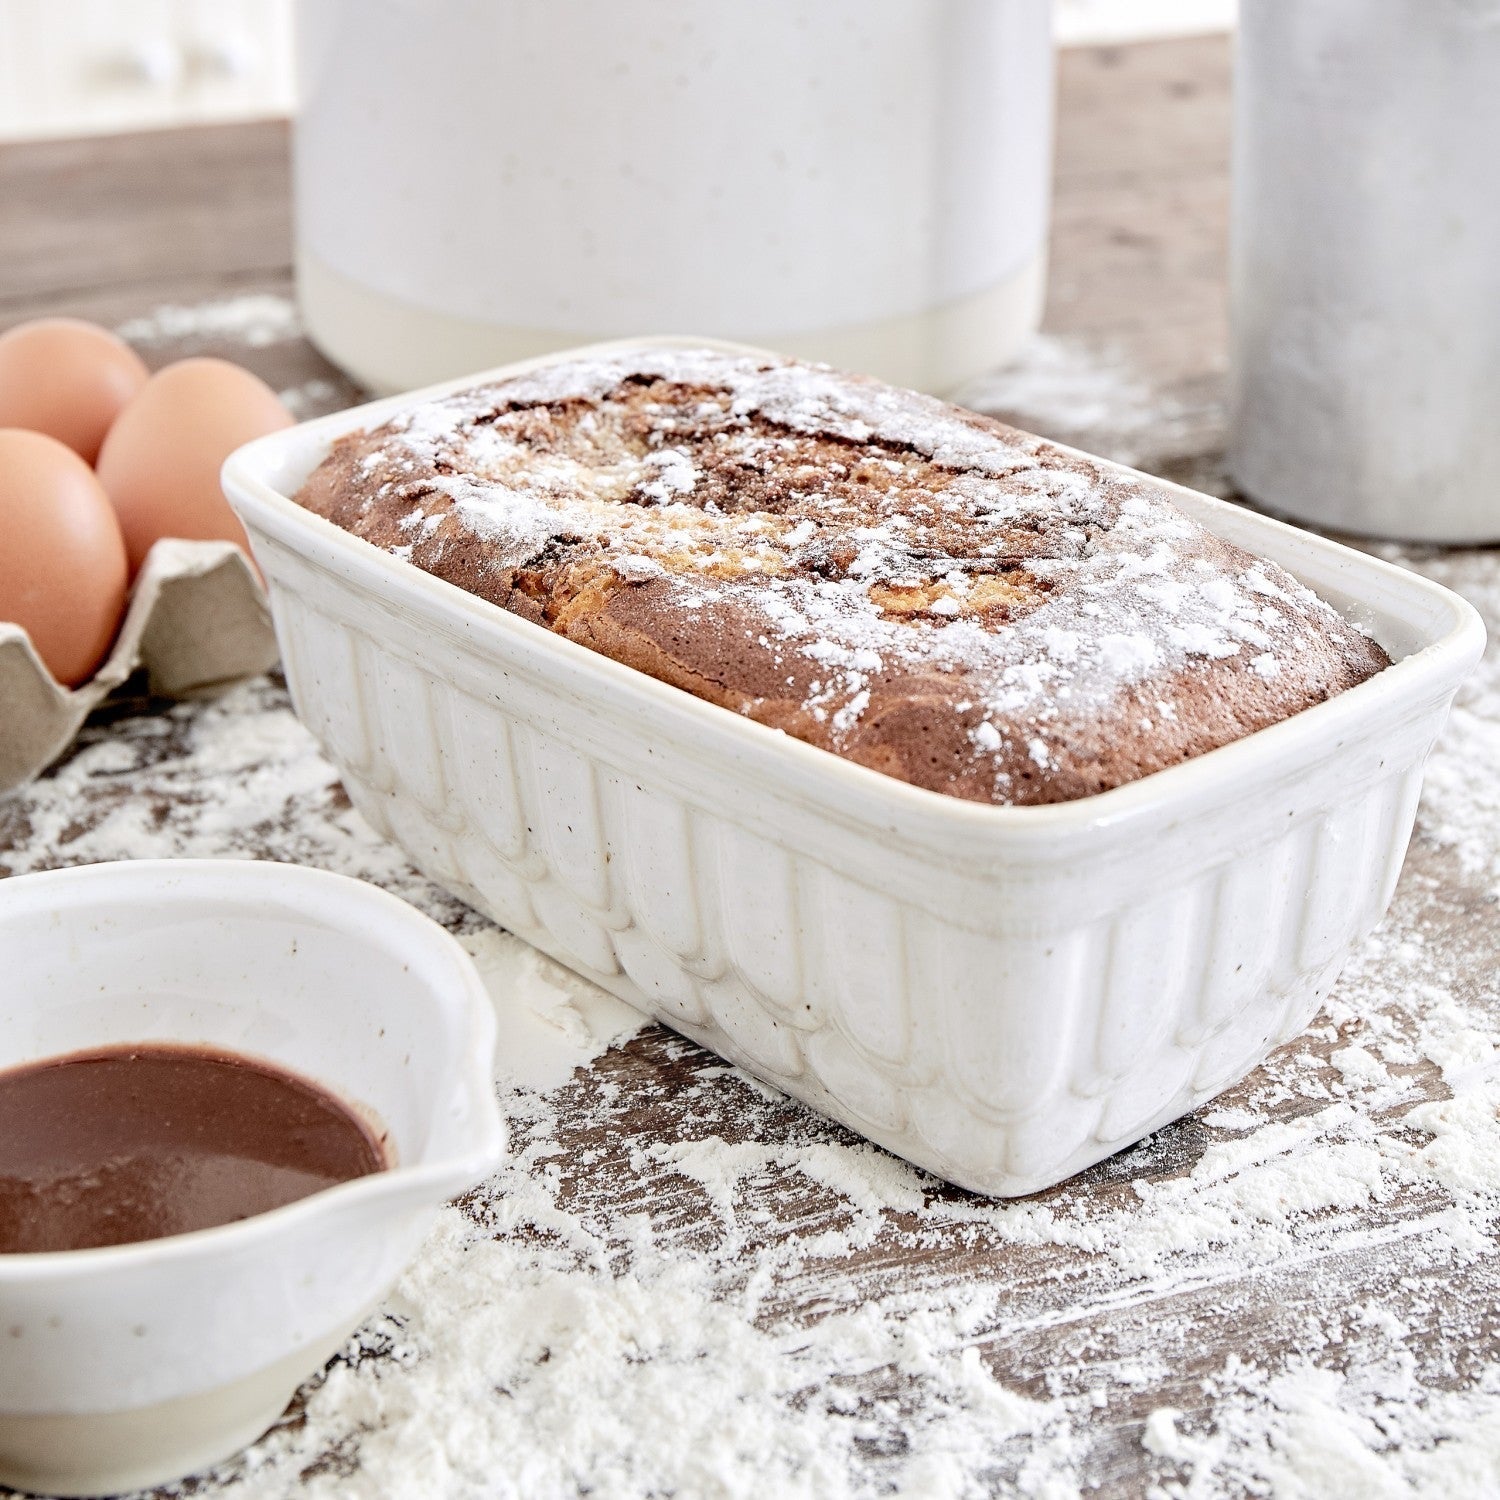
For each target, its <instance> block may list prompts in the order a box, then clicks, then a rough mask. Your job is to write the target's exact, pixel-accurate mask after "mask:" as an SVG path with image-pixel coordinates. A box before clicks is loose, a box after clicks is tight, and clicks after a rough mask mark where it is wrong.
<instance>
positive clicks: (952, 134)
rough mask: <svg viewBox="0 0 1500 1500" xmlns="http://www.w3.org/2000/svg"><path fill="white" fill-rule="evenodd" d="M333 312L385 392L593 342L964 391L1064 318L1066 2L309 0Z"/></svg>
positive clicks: (308, 86)
mask: <svg viewBox="0 0 1500 1500" xmlns="http://www.w3.org/2000/svg"><path fill="white" fill-rule="evenodd" d="M298 9H299V13H300V21H299V66H300V72H301V82H300V87H301V95H302V104H301V108H300V113H299V118H298V121H297V128H296V139H295V150H294V164H295V177H296V206H297V271H298V285H299V291H300V295H301V299H302V305H303V312H304V316H305V319H306V323H307V327H308V331H309V333H310V334H311V336H312V338H313V339H314V341H315V342H316V343H318V344H319V345H320V347H322V348H323V349H324V350H325V351H326V352H327V353H328V354H329V355H330V356H331V357H332V358H333V359H334V360H335V361H336V362H338V363H339V364H341V365H343V366H344V367H345V368H346V369H348V370H349V371H350V372H351V373H352V374H353V375H354V376H355V377H356V378H357V379H359V380H360V381H362V382H363V383H364V384H366V385H368V386H370V387H371V388H373V389H375V390H380V391H389V390H396V389H405V388H409V387H411V386H415V385H422V384H426V383H428V382H431V381H435V380H439V379H443V378H447V377H449V376H454V375H462V374H464V373H466V372H467V371H470V370H475V369H482V368H484V367H485V366H490V365H497V364H501V363H504V362H507V361H511V360H516V359H521V358H526V357H529V356H532V355H536V354H542V353H546V352H548V351H551V350H553V349H557V348H563V347H567V346H569V345H573V344H579V343H584V342H587V341H590V340H594V339H603V338H613V337H628V336H632V335H637V334H660V333H687V334H702V335H713V336H720V337H728V338H735V339H741V340H746V341H750V342H753V343H756V344H759V345H762V346H767V347H772V348H777V349H781V350H785V351H787V352H790V353H794V354H800V355H804V356H806V357H810V358H816V359H825V360H828V361H829V362H831V363H833V364H837V365H840V366H843V367H845V368H852V369H857V370H865V371H869V372H871V373H874V374H878V375H880V376H883V377H884V378H886V379H890V380H894V381H896V382H898V383H901V384H906V385H915V386H918V387H925V388H928V389H933V390H942V389H947V388H949V387H951V386H954V385H956V384H958V383H959V382H961V381H963V380H965V379H968V378H969V377H971V376H973V375H975V374H978V373H981V372H982V371H984V370H985V369H987V368H989V367H990V366H992V365H994V364H996V363H999V362H1001V361H1003V360H1004V359H1005V358H1006V357H1007V356H1008V355H1009V354H1010V353H1011V352H1012V351H1013V349H1014V348H1015V346H1016V345H1017V344H1018V343H1019V342H1020V341H1021V340H1022V339H1023V338H1025V337H1026V335H1028V334H1029V333H1030V332H1032V331H1033V330H1034V328H1035V327H1036V324H1037V321H1038V319H1039V316H1040V312H1041V301H1042V289H1043V279H1044V262H1045V244H1046V228H1047V206H1048V192H1049V176H1050V161H1051V118H1052V93H1053V85H1052V74H1053V58H1052V43H1051V34H1050V26H1049V22H1050V4H1049V0H756V3H754V4H751V3H748V0H358V3H356V0H303V3H302V4H301V5H300V6H299V7H298Z"/></svg>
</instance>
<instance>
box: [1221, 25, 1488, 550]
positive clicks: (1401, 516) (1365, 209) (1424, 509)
mask: <svg viewBox="0 0 1500 1500" xmlns="http://www.w3.org/2000/svg"><path fill="white" fill-rule="evenodd" d="M1233 177H1234V191H1233V198H1234V203H1233V230H1232V254H1231V288H1232V291H1231V311H1232V320H1233V326H1234V355H1233V362H1232V377H1231V437H1230V454H1229V464H1230V473H1231V474H1232V476H1233V478H1234V481H1235V483H1236V484H1237V485H1238V486H1239V487H1240V488H1241V489H1242V490H1243V491H1244V492H1245V494H1246V495H1248V496H1249V497H1250V498H1251V499H1253V500H1254V501H1256V502H1257V503H1259V504H1261V505H1263V506H1265V507H1266V508H1267V509H1270V510H1273V511H1278V512H1280V513H1282V514H1284V515H1288V516H1293V517H1296V518H1297V519H1300V520H1303V521H1309V522H1312V523H1314V524H1316V525H1319V526H1326V527H1332V528H1336V529H1339V530H1345V531H1352V532H1358V533H1362V534H1365V535H1372V536H1389V537H1404V538H1410V539H1413V540H1426V541H1440V542H1493V541H1496V540H1500V0H1246V3H1245V4H1244V5H1242V7H1241V10H1240V31H1239V42H1238V59H1237V65H1236V77H1235V131H1234V171H1233Z"/></svg>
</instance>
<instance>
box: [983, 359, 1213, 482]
mask: <svg viewBox="0 0 1500 1500" xmlns="http://www.w3.org/2000/svg"><path fill="white" fill-rule="evenodd" d="M954 400H956V401H957V402H958V403H959V404H960V405H961V406H968V407H972V408H973V409H974V410H975V411H982V412H988V413H990V414H991V415H993V416H997V417H1002V418H1004V419H1005V420H1006V421H1007V422H1013V423H1015V425H1016V426H1017V427H1022V428H1024V429H1026V431H1028V432H1039V433H1041V434H1042V436H1043V437H1051V438H1057V439H1058V440H1059V441H1063V442H1076V441H1079V440H1080V439H1086V443H1087V446H1088V448H1089V451H1090V452H1094V453H1103V454H1105V455H1106V456H1107V457H1110V458H1113V459H1116V460H1117V461H1119V462H1120V463H1135V462H1137V461H1138V460H1139V458H1140V456H1141V451H1142V445H1143V444H1146V443H1147V442H1148V441H1149V440H1153V439H1156V438H1159V436H1160V433H1161V430H1162V427H1163V426H1164V425H1169V424H1170V423H1172V422H1173V421H1175V420H1177V419H1178V418H1180V417H1181V416H1182V415H1183V412H1182V410H1181V408H1180V405H1179V403H1178V402H1176V401H1175V400H1173V399H1171V398H1170V397H1166V396H1163V395H1161V394H1160V393H1159V392H1157V391H1155V390H1153V389H1152V387H1151V386H1150V385H1149V384H1148V383H1147V382H1146V381H1144V380H1142V379H1141V378H1140V376H1139V375H1138V374H1136V372H1135V371H1134V370H1133V369H1132V368H1131V366H1130V364H1129V362H1128V361H1127V360H1126V359H1124V357H1123V356H1121V355H1119V354H1117V353H1114V352H1112V351H1110V350H1109V349H1107V348H1106V349H1099V348H1096V347H1094V346H1092V345H1090V344H1088V343H1086V342H1084V341H1083V340H1081V339H1076V338H1067V337H1063V336H1060V335H1056V334H1044V333H1041V334H1037V335H1035V336H1034V337H1033V338H1032V339H1031V340H1030V341H1029V342H1028V343H1027V344H1026V346H1025V347H1024V348H1023V349H1022V350H1021V351H1020V353H1019V354H1018V355H1017V356H1016V358H1015V359H1014V360H1012V361H1011V363H1010V364H1008V365H1006V366H1005V367H1004V368H1003V369H1000V370H996V371H995V372H993V373H992V374H989V375H984V376H981V377H980V378H979V379H977V380H973V381H970V382H969V383H968V384H967V385H965V386H964V387H963V389H962V390H960V391H958V392H956V393H955V395H954Z"/></svg>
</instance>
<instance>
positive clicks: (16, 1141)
mask: <svg viewBox="0 0 1500 1500" xmlns="http://www.w3.org/2000/svg"><path fill="white" fill-rule="evenodd" d="M388 1165H389V1163H388V1161H387V1159H386V1155H385V1151H384V1148H383V1145H382V1143H381V1142H380V1141H378V1140H377V1139H376V1138H375V1136H374V1134H373V1133H372V1132H371V1130H370V1128H369V1127H368V1126H367V1125H366V1124H365V1123H364V1121H362V1120H361V1119H360V1118H359V1117H358V1116H357V1115H356V1114H355V1113H354V1112H353V1111H352V1110H351V1109H350V1108H349V1107H348V1106H347V1105H346V1104H344V1103H343V1102H341V1101H340V1100H339V1099H337V1098H335V1097H334V1096H333V1095H332V1094H330V1093H327V1092H326V1091H325V1090H323V1089H321V1088H319V1087H318V1086H317V1085H315V1084H312V1083H309V1082H307V1081H306V1080H305V1079H302V1078H298V1077H296V1076H294V1075H293V1074H291V1073H285V1072H282V1071H281V1070H280V1069H279V1068H276V1067H274V1066H272V1065H271V1064H268V1063H264V1062H260V1061H257V1060H255V1059H252V1058H248V1057H239V1056H236V1055H235V1054H233V1053H229V1052H220V1051H217V1050H214V1049H211V1048H204V1047H184V1046H173V1045H169V1044H163V1043H155V1042H153V1043H142V1044H136V1045H127V1046H117V1047H102V1048H97V1049H93V1050H90V1051H87V1052H74V1053H70V1054H68V1055H67V1056H65V1057H50V1058H44V1059H41V1060H40V1061H37V1062H32V1063H27V1064H25V1065H23V1066H21V1067H18V1068H12V1069H10V1070H8V1071H6V1072H3V1073H0V1254H7V1253H8V1254H15V1253H23V1252H28V1251H40V1250H84V1249H90V1248H93V1247H96V1246H100V1245H124V1244H129V1243H131V1242H132V1241H136V1240H152V1239H160V1238H162V1237H163V1236H166V1235H171V1234H185V1233H187V1232H188V1231H189V1230H194V1229H208V1228H211V1227H212V1226H214V1225H216V1224H229V1223H232V1222H234V1221H235V1220H237V1219H247V1218H249V1217H250V1216H251V1215H252V1214H260V1213H265V1212H266V1211H267V1210H268V1209H272V1208H279V1207H280V1206H281V1205H282V1204H285V1203H292V1202H294V1201H296V1200H297V1199H298V1198H305V1197H307V1196H308V1195H309V1194H310V1193H316V1192H318V1191H319V1190H321V1189H323V1188H327V1187H332V1186H333V1185H334V1184H335V1183H339V1182H347V1181H349V1180H350V1179H351V1178H354V1177H363V1176H365V1175H367V1174H368V1173H371V1172H379V1171H383V1170H384V1169H385V1168H386V1167H387V1166H388Z"/></svg>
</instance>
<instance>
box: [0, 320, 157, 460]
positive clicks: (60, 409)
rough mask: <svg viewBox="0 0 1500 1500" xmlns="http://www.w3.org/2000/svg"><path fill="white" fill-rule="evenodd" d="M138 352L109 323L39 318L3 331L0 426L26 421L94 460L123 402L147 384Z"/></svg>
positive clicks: (0, 342)
mask: <svg viewBox="0 0 1500 1500" xmlns="http://www.w3.org/2000/svg"><path fill="white" fill-rule="evenodd" d="M146 375H147V372H146V367H145V365H143V364H142V363H141V358H140V356H139V355H138V354H137V353H136V352H135V350H134V349H132V348H131V347H130V345H129V344H127V343H125V342H124V341H123V340H121V339H117V338H116V337H115V336H114V334H112V333H110V332H109V330H108V329H105V328H99V327H97V326H96V325H95V324H93V323H84V322H82V321H81V320H79V319H78V318H39V319H38V320H37V321H36V322H34V323H21V324H19V325H18V326H17V327H15V328H12V329H11V330H10V331H9V332H7V333H4V334H0V427H28V428H30V429H31V431H33V432H45V433H46V434H47V435H48V436H49V437H55V438H56V439H57V440H58V442H60V443H66V444H67V445H68V447H70V448H71V449H72V450H73V451H74V452H75V453H76V454H78V456H79V457H80V458H83V459H86V460H87V461H88V462H89V463H93V461H94V460H95V459H96V458H97V457H98V456H99V445H100V444H101V443H102V442H103V441H104V434H105V433H106V432H108V431H109V427H110V423H111V422H113V421H114V419H115V417H116V416H118V415H119V412H120V409H121V407H123V406H124V405H125V403H126V402H127V401H129V400H130V398H131V397H132V396H134V395H135V393H136V392H137V391H138V390H140V388H141V387H142V386H143V385H145V383H146Z"/></svg>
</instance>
